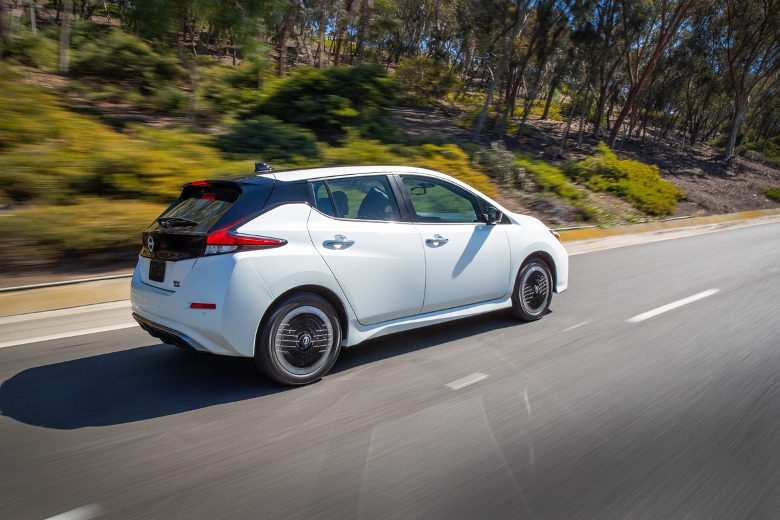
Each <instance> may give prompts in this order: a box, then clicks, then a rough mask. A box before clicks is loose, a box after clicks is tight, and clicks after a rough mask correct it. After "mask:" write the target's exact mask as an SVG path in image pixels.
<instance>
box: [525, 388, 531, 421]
mask: <svg viewBox="0 0 780 520" xmlns="http://www.w3.org/2000/svg"><path fill="white" fill-rule="evenodd" d="M523 397H525V410H526V411H527V412H528V415H531V401H529V400H528V385H525V389H524V390H523Z"/></svg>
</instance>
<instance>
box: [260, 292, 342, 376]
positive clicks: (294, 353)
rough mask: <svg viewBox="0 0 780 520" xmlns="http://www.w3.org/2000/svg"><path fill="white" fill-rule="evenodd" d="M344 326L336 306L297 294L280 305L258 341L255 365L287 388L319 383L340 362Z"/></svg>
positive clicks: (313, 297)
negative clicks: (334, 364) (342, 327)
mask: <svg viewBox="0 0 780 520" xmlns="http://www.w3.org/2000/svg"><path fill="white" fill-rule="evenodd" d="M340 349H341V325H340V323H339V319H338V314H337V313H336V310H335V309H334V308H333V306H332V305H331V304H330V303H329V302H328V301H327V300H326V299H325V298H323V297H321V296H318V295H316V294H309V293H306V294H297V295H293V296H290V297H288V298H286V299H285V300H283V301H282V302H280V303H279V304H278V305H277V306H276V307H275V308H274V310H273V312H272V313H271V316H270V318H269V319H268V320H267V321H266V322H265V324H264V325H263V327H262V329H261V330H260V333H259V335H258V338H257V343H256V348H255V363H256V364H257V366H258V368H259V369H260V371H261V372H263V373H264V374H265V375H266V376H268V377H270V378H271V379H273V380H274V381H276V382H278V383H281V384H283V385H305V384H308V383H312V382H314V381H317V380H318V379H320V378H321V377H322V376H324V375H325V374H327V373H328V371H329V370H330V369H331V367H332V366H333V363H335V362H336V358H337V357H338V355H339V350H340Z"/></svg>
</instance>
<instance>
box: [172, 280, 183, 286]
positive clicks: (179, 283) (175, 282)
mask: <svg viewBox="0 0 780 520" xmlns="http://www.w3.org/2000/svg"><path fill="white" fill-rule="evenodd" d="M173 286H174V287H181V282H180V281H179V280H174V281H173Z"/></svg>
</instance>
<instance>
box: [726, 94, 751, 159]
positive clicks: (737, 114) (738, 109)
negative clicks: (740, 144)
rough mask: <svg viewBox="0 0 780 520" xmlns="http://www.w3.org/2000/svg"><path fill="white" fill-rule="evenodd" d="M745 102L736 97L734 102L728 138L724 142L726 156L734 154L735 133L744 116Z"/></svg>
mask: <svg viewBox="0 0 780 520" xmlns="http://www.w3.org/2000/svg"><path fill="white" fill-rule="evenodd" d="M746 105H747V103H745V102H744V101H743V100H741V99H739V98H737V99H736V101H735V103H734V117H732V119H731V129H730V130H729V140H728V143H727V144H726V157H731V156H732V155H734V150H735V148H736V144H737V135H738V134H739V127H740V125H741V124H742V119H743V118H744V117H745V112H746V110H745V108H746Z"/></svg>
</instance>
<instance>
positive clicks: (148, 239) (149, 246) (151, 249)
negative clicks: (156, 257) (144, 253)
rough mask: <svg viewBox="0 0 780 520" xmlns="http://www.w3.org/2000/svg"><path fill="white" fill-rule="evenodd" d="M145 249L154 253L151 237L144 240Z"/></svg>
mask: <svg viewBox="0 0 780 520" xmlns="http://www.w3.org/2000/svg"><path fill="white" fill-rule="evenodd" d="M146 249H148V250H149V252H150V253H151V252H152V251H154V239H153V238H152V237H151V236H149V237H148V238H147V239H146Z"/></svg>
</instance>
